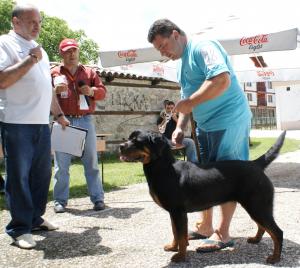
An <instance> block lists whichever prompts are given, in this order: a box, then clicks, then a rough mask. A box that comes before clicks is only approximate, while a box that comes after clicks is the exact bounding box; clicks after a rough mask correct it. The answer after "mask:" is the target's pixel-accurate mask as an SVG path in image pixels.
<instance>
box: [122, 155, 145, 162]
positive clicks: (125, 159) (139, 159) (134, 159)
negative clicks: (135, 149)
mask: <svg viewBox="0 0 300 268" xmlns="http://www.w3.org/2000/svg"><path fill="white" fill-rule="evenodd" d="M144 159H145V156H144V155H139V156H136V157H133V156H131V157H130V156H126V155H120V160H121V161H123V162H144Z"/></svg>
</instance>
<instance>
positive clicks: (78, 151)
mask: <svg viewBox="0 0 300 268" xmlns="http://www.w3.org/2000/svg"><path fill="white" fill-rule="evenodd" d="M87 133H88V130H87V129H85V128H80V127H75V126H72V125H69V126H66V128H65V129H63V128H62V126H61V125H60V124H58V123H57V122H54V123H53V124H52V128H51V149H52V150H53V151H57V152H62V153H67V154H72V155H75V156H79V157H81V156H82V154H83V151H84V146H85V140H86V136H87Z"/></svg>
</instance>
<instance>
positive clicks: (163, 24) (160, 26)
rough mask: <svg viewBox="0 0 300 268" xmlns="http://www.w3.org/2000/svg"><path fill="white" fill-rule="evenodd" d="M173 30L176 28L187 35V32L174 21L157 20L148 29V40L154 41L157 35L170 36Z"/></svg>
mask: <svg viewBox="0 0 300 268" xmlns="http://www.w3.org/2000/svg"><path fill="white" fill-rule="evenodd" d="M173 30H176V31H177V32H178V33H179V34H180V35H185V32H184V31H183V30H181V29H180V28H179V27H178V26H177V25H176V24H175V23H174V22H172V21H170V20H168V19H160V20H157V21H155V22H154V23H153V24H152V25H151V27H150V29H149V31H148V42H149V43H152V42H153V40H154V38H155V37H156V36H157V35H161V36H163V37H169V36H170V35H171V34H172V33H173Z"/></svg>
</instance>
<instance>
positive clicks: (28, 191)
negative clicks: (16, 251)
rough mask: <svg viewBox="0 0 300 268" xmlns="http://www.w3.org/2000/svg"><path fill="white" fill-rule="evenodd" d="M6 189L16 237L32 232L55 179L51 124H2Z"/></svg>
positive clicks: (11, 230)
mask: <svg viewBox="0 0 300 268" xmlns="http://www.w3.org/2000/svg"><path fill="white" fill-rule="evenodd" d="M2 139H3V146H4V157H5V166H6V183H5V191H6V198H7V205H8V207H9V209H10V214H11V221H10V222H9V224H8V225H7V226H6V232H7V234H8V235H10V236H12V237H14V238H15V237H18V236H20V235H22V234H26V233H31V229H32V228H34V227H36V226H38V225H40V224H41V223H42V222H43V219H42V218H41V216H42V215H43V214H44V213H45V210H46V204H47V197H48V191H49V184H50V179H51V148H50V130H49V125H47V124H45V125H44V124H43V125H34V124H6V123H3V124H2Z"/></svg>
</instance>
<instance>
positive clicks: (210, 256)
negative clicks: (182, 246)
mask: <svg viewBox="0 0 300 268" xmlns="http://www.w3.org/2000/svg"><path fill="white" fill-rule="evenodd" d="M272 251H273V242H272V240H271V238H269V237H263V239H262V241H261V242H260V243H258V244H249V243H247V239H246V238H245V237H239V238H236V239H235V245H234V248H228V249H224V250H221V251H216V252H212V253H197V252H196V251H191V250H188V252H187V254H188V255H187V256H188V257H187V261H186V262H183V263H173V262H170V263H169V264H168V265H167V266H164V267H206V266H215V265H216V266H218V267H223V266H224V267H231V265H237V264H246V263H247V265H249V264H251V263H252V264H253V266H263V265H266V266H271V267H274V266H276V267H299V260H300V259H299V257H298V258H295V256H300V247H299V244H297V243H294V242H292V241H290V240H284V241H283V250H282V254H281V261H280V262H279V263H276V264H274V265H269V264H267V263H266V258H267V257H268V255H270V254H271V253H272ZM297 252H298V254H297ZM171 256H172V254H170V258H171Z"/></svg>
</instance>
